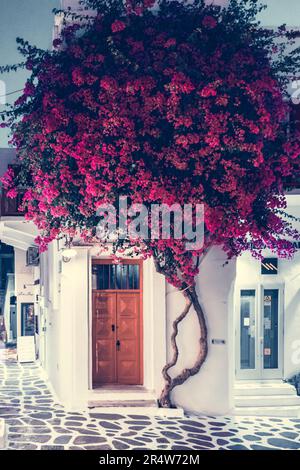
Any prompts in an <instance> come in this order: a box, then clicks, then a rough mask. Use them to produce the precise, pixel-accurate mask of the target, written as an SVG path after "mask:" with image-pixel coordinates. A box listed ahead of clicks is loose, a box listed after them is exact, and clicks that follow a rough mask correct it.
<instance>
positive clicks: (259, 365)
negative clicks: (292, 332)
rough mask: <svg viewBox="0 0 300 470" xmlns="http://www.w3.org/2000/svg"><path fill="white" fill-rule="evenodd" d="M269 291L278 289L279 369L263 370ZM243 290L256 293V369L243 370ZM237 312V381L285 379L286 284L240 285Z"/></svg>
mask: <svg viewBox="0 0 300 470" xmlns="http://www.w3.org/2000/svg"><path fill="white" fill-rule="evenodd" d="M265 289H267V290H269V289H278V368H277V369H264V368H263V337H262V336H260V335H261V333H262V332H263V328H264V315H263V301H264V299H263V297H264V296H263V292H264V290H265ZM241 290H254V291H255V338H256V341H255V364H256V367H255V369H241V368H240V359H241V349H240V337H241V322H240V313H241V295H240V292H241ZM235 310H236V312H235V377H236V379H237V380H257V381H261V380H272V379H273V380H280V379H282V378H283V364H284V283H281V282H268V281H266V282H263V281H261V282H259V283H252V284H238V285H237V286H236V309H235Z"/></svg>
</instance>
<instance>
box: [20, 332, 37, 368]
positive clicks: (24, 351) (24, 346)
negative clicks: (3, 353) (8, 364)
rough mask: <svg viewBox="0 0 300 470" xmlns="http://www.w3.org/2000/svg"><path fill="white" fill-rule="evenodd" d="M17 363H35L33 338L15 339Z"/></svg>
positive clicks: (21, 337) (22, 337)
mask: <svg viewBox="0 0 300 470" xmlns="http://www.w3.org/2000/svg"><path fill="white" fill-rule="evenodd" d="M17 355H18V362H34V361H35V341H34V336H19V337H18V339H17Z"/></svg>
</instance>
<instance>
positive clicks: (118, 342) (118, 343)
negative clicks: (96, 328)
mask: <svg viewBox="0 0 300 470" xmlns="http://www.w3.org/2000/svg"><path fill="white" fill-rule="evenodd" d="M116 346H117V350H118V351H120V346H121V341H120V340H117V342H116Z"/></svg>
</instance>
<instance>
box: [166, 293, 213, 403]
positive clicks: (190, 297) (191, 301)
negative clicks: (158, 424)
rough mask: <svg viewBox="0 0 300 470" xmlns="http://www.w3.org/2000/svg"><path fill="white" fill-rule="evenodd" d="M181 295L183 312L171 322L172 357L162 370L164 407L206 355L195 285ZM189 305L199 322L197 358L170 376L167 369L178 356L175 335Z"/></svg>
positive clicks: (195, 370)
mask: <svg viewBox="0 0 300 470" xmlns="http://www.w3.org/2000/svg"><path fill="white" fill-rule="evenodd" d="M183 295H184V296H185V299H186V306H185V308H184V310H183V312H182V313H181V315H179V317H178V318H176V320H175V321H174V322H173V333H172V336H171V344H172V348H173V357H172V359H171V361H170V362H169V363H168V364H166V366H165V367H164V368H163V371H162V373H163V377H164V379H165V381H166V384H165V387H164V389H163V391H162V393H161V396H160V399H159V404H160V406H161V407H164V408H170V407H172V401H171V392H172V390H173V389H174V388H175V387H177V386H178V385H182V384H183V383H184V382H185V381H186V380H188V379H189V378H190V377H193V376H194V375H196V374H197V373H198V372H199V370H200V369H201V367H202V365H203V364H204V362H205V359H206V357H207V351H208V344H207V327H206V321H205V316H204V312H203V310H202V307H201V305H200V302H199V299H198V296H197V292H196V289H195V287H194V286H191V287H188V288H187V289H185V290H184V292H183ZM191 306H193V307H194V310H195V312H196V315H197V319H198V322H199V326H200V337H199V351H198V355H197V359H196V361H195V363H194V365H193V366H192V367H191V368H185V369H183V370H182V371H181V372H180V373H179V374H178V375H176V376H175V377H173V378H172V377H171V376H170V374H169V369H170V368H171V367H173V366H174V365H175V364H176V362H177V359H178V356H179V351H178V346H177V343H176V337H177V335H178V325H179V323H180V322H181V321H182V320H183V319H184V318H185V317H186V316H187V314H188V313H189V311H190V309H191Z"/></svg>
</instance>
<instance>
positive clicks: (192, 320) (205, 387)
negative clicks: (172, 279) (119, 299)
mask: <svg viewBox="0 0 300 470" xmlns="http://www.w3.org/2000/svg"><path fill="white" fill-rule="evenodd" d="M225 259H226V258H225V254H224V253H223V252H222V250H220V249H219V248H213V249H212V250H211V251H210V253H209V254H208V256H207V257H206V259H205V260H204V262H203V264H202V266H201V270H200V274H199V276H198V280H197V291H198V295H199V299H200V302H201V304H202V306H203V308H204V312H205V315H206V321H207V327H208V348H209V351H208V357H207V360H206V362H205V363H204V365H203V366H202V369H201V370H200V371H199V373H198V374H197V375H196V376H194V377H192V378H190V379H189V380H188V381H187V382H186V383H185V384H183V385H181V386H179V387H177V388H175V389H174V392H173V395H172V396H173V400H174V402H175V403H176V404H177V405H178V406H182V407H183V408H184V409H186V410H188V411H193V412H196V413H203V414H210V413H213V414H223V413H228V411H229V410H230V409H231V393H230V390H231V376H230V372H229V369H230V367H229V361H230V347H231V345H230V342H229V341H228V339H229V336H230V335H229V325H230V324H231V323H230V322H231V315H232V308H231V307H232V300H231V299H232V295H233V284H234V279H235V261H231V262H230V263H229V264H227V265H226V266H223V264H224V262H225ZM183 307H184V300H183V297H182V294H180V293H178V292H176V291H174V289H173V288H172V287H170V286H169V288H168V292H167V319H168V320H167V332H168V334H167V337H168V355H169V358H170V357H171V355H172V351H171V349H170V344H169V338H170V334H171V326H172V322H173V320H174V319H175V318H176V317H177V316H178V315H179V314H180V312H181V309H182V308H183ZM199 332H200V330H199V325H198V321H197V317H196V314H195V312H190V313H189V314H188V316H187V317H186V318H185V319H184V320H183V322H182V323H181V325H180V327H179V334H178V341H177V343H178V346H179V350H180V356H179V360H178V364H177V366H176V367H174V368H173V374H172V375H174V373H178V372H180V370H181V369H182V368H185V367H190V366H192V365H193V362H194V360H195V358H196V356H197V351H198V339H199ZM212 339H219V340H224V341H225V344H212Z"/></svg>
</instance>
